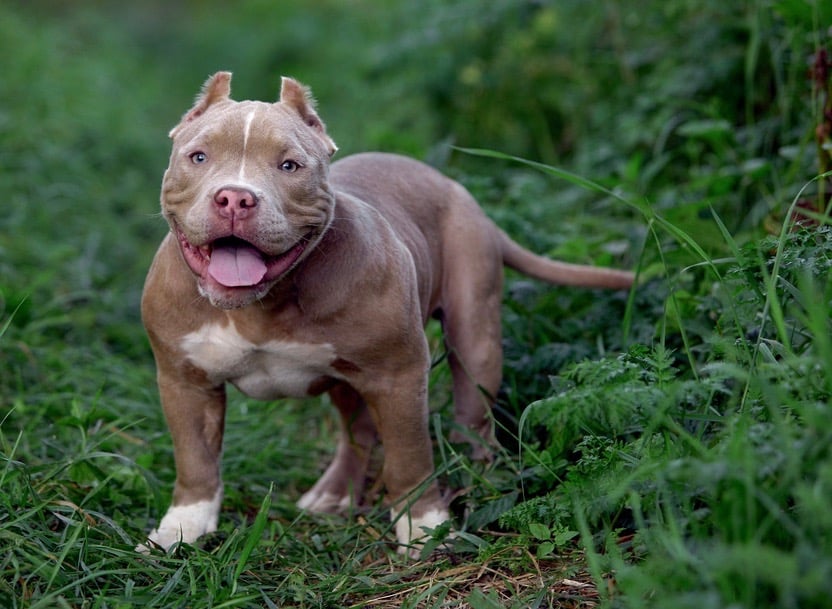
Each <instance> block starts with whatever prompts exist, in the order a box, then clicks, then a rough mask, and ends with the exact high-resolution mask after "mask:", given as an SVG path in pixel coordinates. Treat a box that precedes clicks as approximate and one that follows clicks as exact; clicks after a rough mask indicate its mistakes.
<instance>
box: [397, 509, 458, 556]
mask: <svg viewBox="0 0 832 609" xmlns="http://www.w3.org/2000/svg"><path fill="white" fill-rule="evenodd" d="M390 517H391V518H392V519H394V520H395V523H396V540H397V541H398V542H399V549H398V552H399V554H408V555H409V556H410V557H411V558H418V557H419V551H420V550H421V547H422V545H423V541H424V539H425V538H426V537H427V536H428V533H427V532H426V531H425V529H435V528H436V527H438V526H439V525H440V524H442V523H443V522H446V521H448V520H450V515H449V514H448V510H446V509H444V508H443V509H434V510H428V511H427V512H425V513H424V514H422V515H421V516H417V517H411V516H410V515H409V514H408V513H407V512H404V513H402V514H396V513H395V512H391V514H390ZM420 540H421V541H420Z"/></svg>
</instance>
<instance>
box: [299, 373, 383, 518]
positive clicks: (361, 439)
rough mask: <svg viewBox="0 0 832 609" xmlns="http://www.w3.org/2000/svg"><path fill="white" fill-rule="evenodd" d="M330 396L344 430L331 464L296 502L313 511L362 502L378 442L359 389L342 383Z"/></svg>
mask: <svg viewBox="0 0 832 609" xmlns="http://www.w3.org/2000/svg"><path fill="white" fill-rule="evenodd" d="M329 396H330V398H332V401H333V403H334V404H335V406H336V407H337V408H338V412H339V414H340V415H341V430H340V433H339V437H338V447H337V448H336V450H335V457H334V458H333V460H332V463H330V465H329V467H328V468H327V469H326V471H325V472H324V474H323V475H322V476H321V478H320V479H319V480H318V481H317V482H316V483H315V485H314V486H313V487H312V488H311V489H310V490H308V491H307V492H306V493H304V494H303V496H302V497H301V498H300V499H299V500H298V502H297V505H298V507H299V508H301V509H303V510H309V511H311V512H327V513H333V512H343V511H345V510H347V509H348V508H349V507H350V506H351V505H357V504H359V503H360V502H361V495H362V493H363V491H364V483H365V477H366V475H367V466H368V464H369V460H370V455H371V453H372V450H373V448H374V447H375V446H376V444H377V443H378V439H377V433H376V427H375V424H374V423H373V420H372V417H370V414H369V411H368V410H367V406H366V405H365V404H364V400H363V399H362V398H361V396H360V395H359V394H358V392H356V391H355V390H354V389H353V388H352V387H350V386H349V385H347V384H346V383H340V384H338V385H336V386H335V387H333V388H332V389H330V391H329Z"/></svg>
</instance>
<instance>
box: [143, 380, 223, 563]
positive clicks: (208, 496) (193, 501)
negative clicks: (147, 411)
mask: <svg viewBox="0 0 832 609" xmlns="http://www.w3.org/2000/svg"><path fill="white" fill-rule="evenodd" d="M159 391H160V395H161V399H162V408H163V410H164V413H165V419H166V420H167V423H168V427H169V428H170V433H171V437H172V440H173V451H174V460H175V462H176V483H175V485H174V489H173V501H172V502H171V506H170V507H169V508H168V511H167V512H166V513H165V515H164V517H163V518H162V520H161V521H160V522H159V526H158V527H156V528H155V529H153V530H152V531H151V532H150V534H149V535H148V539H149V540H150V541H151V542H153V543H155V544H157V545H160V546H162V547H163V548H165V549H167V548H169V547H170V546H171V545H173V544H174V543H176V542H178V541H183V542H186V543H192V542H194V541H196V539H197V538H198V537H200V536H201V535H204V534H205V533H210V532H212V531H215V530H216V528H217V519H218V517H219V511H220V502H221V501H222V482H221V477H220V457H221V452H222V437H223V430H224V425H225V388H224V387H205V386H201V385H198V384H190V383H188V382H187V381H182V380H179V379H177V378H171V377H170V376H166V375H164V374H163V373H160V374H159ZM139 549H140V550H146V549H147V548H146V547H145V546H139Z"/></svg>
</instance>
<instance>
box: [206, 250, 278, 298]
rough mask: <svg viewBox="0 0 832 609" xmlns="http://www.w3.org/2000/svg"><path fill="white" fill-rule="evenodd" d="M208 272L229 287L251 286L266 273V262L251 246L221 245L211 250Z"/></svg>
mask: <svg viewBox="0 0 832 609" xmlns="http://www.w3.org/2000/svg"><path fill="white" fill-rule="evenodd" d="M208 274H210V275H211V277H213V278H214V279H215V280H216V281H217V282H218V283H221V284H222V285H224V286H226V287H229V288H234V287H240V286H252V285H257V284H258V283H259V282H260V280H261V279H263V277H264V276H265V275H266V263H265V262H264V261H263V257H262V256H261V255H260V252H258V251H257V250H256V249H254V248H253V247H249V246H246V245H222V246H220V247H215V248H214V251H212V252H211V262H210V263H209V264H208Z"/></svg>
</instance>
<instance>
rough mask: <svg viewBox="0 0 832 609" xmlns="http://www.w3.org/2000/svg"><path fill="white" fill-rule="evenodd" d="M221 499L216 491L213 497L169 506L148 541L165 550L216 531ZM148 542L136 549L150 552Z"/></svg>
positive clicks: (219, 493) (220, 494)
mask: <svg viewBox="0 0 832 609" xmlns="http://www.w3.org/2000/svg"><path fill="white" fill-rule="evenodd" d="M221 501H222V493H221V492H218V493H217V495H216V497H214V499H208V500H205V501H197V502H196V503H191V504H188V505H172V506H170V507H169V508H168V511H167V512H166V513H165V515H164V517H163V518H162V520H161V522H159V526H158V527H157V528H155V529H153V530H152V531H150V533H149V534H148V536H147V539H148V541H149V542H150V544H155V545H157V546H161V547H162V548H164V549H165V550H167V549H169V548H170V547H171V546H172V545H173V544H175V543H178V542H184V543H193V542H194V541H196V540H197V539H198V538H199V537H201V536H202V535H205V534H206V533H211V532H213V531H216V530H217V521H218V519H219V513H220V502H221ZM150 544H148V543H142V544H139V545H138V546H136V550H137V551H138V552H142V553H144V554H146V553H148V552H150Z"/></svg>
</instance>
